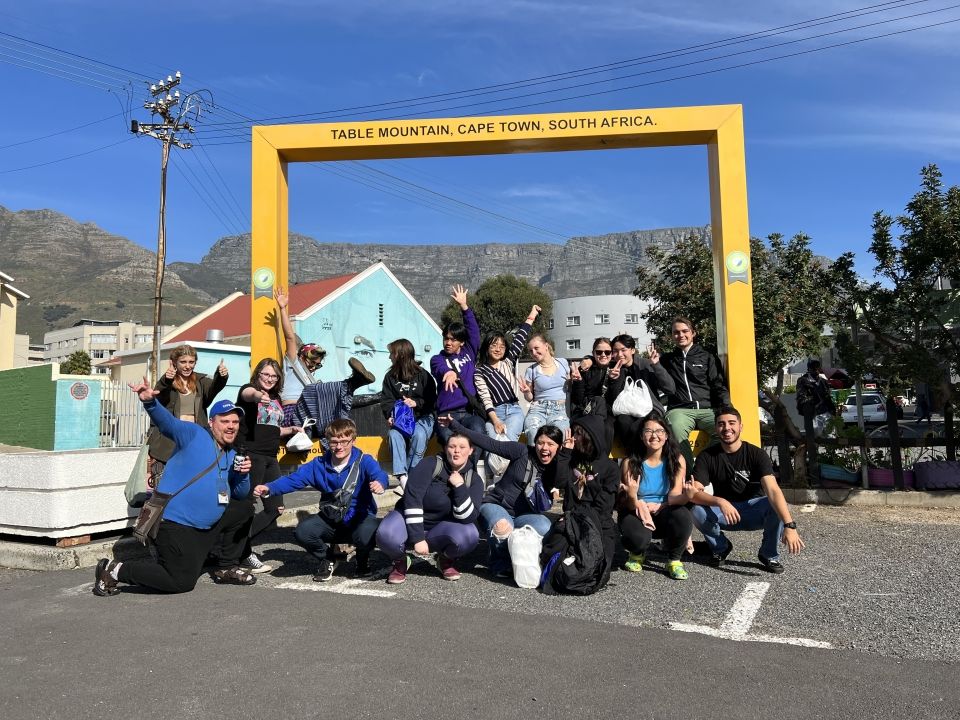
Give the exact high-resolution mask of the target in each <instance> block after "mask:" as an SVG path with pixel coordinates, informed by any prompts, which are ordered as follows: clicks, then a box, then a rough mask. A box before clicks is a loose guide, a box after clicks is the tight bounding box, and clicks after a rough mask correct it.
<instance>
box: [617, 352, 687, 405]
mask: <svg viewBox="0 0 960 720" xmlns="http://www.w3.org/2000/svg"><path fill="white" fill-rule="evenodd" d="M628 377H631V378H633V379H634V380H643V381H644V382H645V383H646V384H647V387H648V388H650V399H651V400H652V401H653V409H654V410H655V411H657V412H659V413H660V414H661V415H663V414H664V412H665V411H664V409H663V403H661V402H660V398H659V397H658V396H657V394H658V393H661V392H662V393H665V394H666V395H668V396H669V395H670V393H672V392H673V391H674V384H673V378H672V377H670V374H669V373H668V372H667V371H666V370H664V368H663V364H662V363H656V364H654V363H652V362H650V361H649V360H648V359H647V358H643V357H640V356H635V357H634V358H633V365H628V366H626V367H622V368H620V377H618V378H617V379H616V380H611V381H610V386H609V387H608V388H607V407H609V408H610V409H611V410H612V409H613V403H614V401H615V400H616V399H617V395H619V394H620V393H621V392H622V391H623V387H624V385H625V384H626V382H627V378H628Z"/></svg>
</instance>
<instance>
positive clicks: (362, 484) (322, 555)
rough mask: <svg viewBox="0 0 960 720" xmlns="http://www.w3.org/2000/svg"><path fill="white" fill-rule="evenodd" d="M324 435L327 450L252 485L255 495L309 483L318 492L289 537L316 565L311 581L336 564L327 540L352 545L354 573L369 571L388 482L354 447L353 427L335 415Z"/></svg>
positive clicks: (320, 579)
mask: <svg viewBox="0 0 960 720" xmlns="http://www.w3.org/2000/svg"><path fill="white" fill-rule="evenodd" d="M324 434H325V436H326V438H327V442H328V443H329V446H330V450H329V451H328V452H326V453H324V454H323V455H322V456H321V457H318V458H317V459H316V460H312V461H311V462H309V463H307V464H306V465H304V466H303V467H301V468H300V469H298V470H297V471H295V472H293V473H290V474H289V475H284V476H282V477H280V478H278V479H276V480H274V481H273V482H271V483H267V484H266V485H257V486H256V487H255V488H254V489H253V494H254V495H256V496H258V497H263V496H266V495H270V494H271V493H280V494H284V493H290V492H295V491H296V490H302V489H303V488H305V487H307V486H310V487H313V488H316V489H317V490H319V491H320V493H321V495H320V511H319V512H318V513H317V514H316V515H313V516H311V517H309V518H306V519H305V520H301V521H300V524H299V525H297V529H296V531H295V533H294V536H295V537H296V539H297V542H298V543H299V544H300V545H301V546H302V547H303V549H304V550H306V551H307V552H308V553H310V554H311V555H313V556H314V557H315V558H316V559H317V560H318V561H319V562H320V565H319V567H318V568H317V573H316V575H314V576H313V579H314V580H315V581H317V582H327V581H328V580H329V579H330V578H332V577H333V571H334V569H335V568H336V562H335V561H334V559H333V551H332V548H331V543H352V544H353V545H354V546H355V547H356V549H357V568H356V576H357V577H363V576H366V575H369V574H370V551H371V550H372V549H373V544H374V539H375V537H376V533H377V526H378V525H379V521H378V520H377V501H376V499H375V498H374V497H373V496H374V494H376V495H380V494H382V493H383V491H384V488H386V487H387V485H388V482H389V481H388V480H387V474H386V473H385V472H384V471H383V469H382V468H381V467H380V465H378V464H377V461H376V460H374V459H373V458H372V457H370V456H369V455H365V454H364V453H362V452H361V451H360V450H359V448H356V447H354V443H355V442H356V439H357V426H356V425H355V424H354V423H353V420H345V419H338V420H334V421H333V422H331V423H330V424H329V425H327V428H326V430H325V431H324Z"/></svg>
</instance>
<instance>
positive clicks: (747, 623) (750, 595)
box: [670, 582, 833, 650]
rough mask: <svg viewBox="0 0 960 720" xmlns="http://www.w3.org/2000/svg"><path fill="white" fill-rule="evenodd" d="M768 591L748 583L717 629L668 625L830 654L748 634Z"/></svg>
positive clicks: (790, 640) (806, 643) (794, 641)
mask: <svg viewBox="0 0 960 720" xmlns="http://www.w3.org/2000/svg"><path fill="white" fill-rule="evenodd" d="M769 589H770V583H762V582H754V583H747V587H746V588H744V591H743V592H742V593H740V597H738V598H737V601H736V602H735V603H734V604H733V607H732V608H730V611H729V612H728V613H727V615H726V617H725V618H724V619H723V622H722V623H721V624H720V627H719V628H714V627H710V626H709V625H690V624H688V623H676V622H672V623H670V628H671V629H673V630H678V631H680V632H689V633H699V634H701V635H710V636H711V637H718V638H723V639H724V640H738V641H741V642H768V643H780V644H784V645H800V646H802V647H813V648H823V649H825V650H832V649H833V645H831V644H830V643H828V642H822V641H820V640H810V639H808V638H797V637H776V636H774V635H759V634H750V627H751V626H752V625H753V620H754V618H756V616H757V613H758V612H759V611H760V605H761V604H762V603H763V598H764V597H765V596H766V594H767V590H769Z"/></svg>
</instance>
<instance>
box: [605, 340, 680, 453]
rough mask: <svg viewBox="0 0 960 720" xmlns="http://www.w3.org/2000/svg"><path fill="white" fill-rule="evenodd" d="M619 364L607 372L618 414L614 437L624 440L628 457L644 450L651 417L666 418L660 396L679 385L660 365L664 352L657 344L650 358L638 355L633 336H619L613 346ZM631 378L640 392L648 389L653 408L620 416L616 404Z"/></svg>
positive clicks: (609, 391) (611, 407)
mask: <svg viewBox="0 0 960 720" xmlns="http://www.w3.org/2000/svg"><path fill="white" fill-rule="evenodd" d="M611 345H612V347H613V357H614V360H615V364H614V366H613V367H611V368H610V370H609V371H608V372H607V377H608V378H609V379H610V385H609V387H608V388H607V407H608V408H609V410H610V412H611V413H612V414H613V415H615V416H616V417H615V418H614V436H615V437H616V439H617V440H619V441H620V444H621V445H622V446H623V448H624V450H625V452H626V453H627V454H629V453H631V452H632V451H633V449H634V448H637V447H642V441H641V438H640V430H641V429H642V428H643V421H644V419H645V418H646V416H647V415H649V414H650V413H651V412H653V411H656V412H658V413H659V414H660V415H665V414H666V411H665V410H664V409H663V403H661V402H660V397H659V393H661V392H663V393H667V394H669V393H672V392H674V390H675V388H676V386H675V385H674V382H673V378H672V377H670V373H668V372H667V371H666V369H664V367H663V366H662V365H661V364H660V353H659V352H658V351H657V348H656V346H655V345H653V343H651V344H650V347H649V349H648V352H649V356H650V357H649V359H648V358H645V357H638V356H637V341H636V340H635V339H634V338H633V337H631V336H630V335H626V334H624V335H617V336H616V337H615V338H614V339H613V342H612V343H611ZM627 378H631V379H632V380H633V382H634V384H635V386H636V387H637V388H638V390H637V392H642V390H643V389H646V392H647V394H648V396H649V404H650V406H649V407H648V408H646V409H644V410H642V411H634V412H632V413H621V414H618V413H616V412H613V411H614V403H616V401H617V398H618V397H619V396H620V393H622V392H623V391H624V389H625V388H626V387H627Z"/></svg>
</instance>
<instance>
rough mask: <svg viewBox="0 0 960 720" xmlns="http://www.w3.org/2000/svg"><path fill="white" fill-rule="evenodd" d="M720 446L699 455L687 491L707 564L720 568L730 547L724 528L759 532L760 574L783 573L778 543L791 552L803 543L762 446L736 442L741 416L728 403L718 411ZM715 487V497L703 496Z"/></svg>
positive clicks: (796, 551)
mask: <svg viewBox="0 0 960 720" xmlns="http://www.w3.org/2000/svg"><path fill="white" fill-rule="evenodd" d="M716 429H717V435H718V436H719V438H720V444H719V445H713V446H711V447H708V448H707V449H705V450H704V451H703V452H701V453H700V455H699V457H697V464H696V466H695V467H694V470H693V478H694V480H695V482H694V483H693V484H691V485H688V486H687V487H686V489H685V492H686V494H687V497H689V498H690V500H691V501H692V502H693V503H694V506H693V508H692V509H691V514H692V515H693V522H694V524H695V525H696V526H697V529H698V530H700V532H702V533H703V536H704V538H706V540H707V544H708V545H709V546H710V550H711V552H712V553H713V556H712V558H711V564H712V565H713V566H714V567H720V566H721V565H723V563H724V561H725V560H726V559H727V556H728V555H730V553H731V551H732V550H733V543H731V542H730V540H729V539H728V538H727V537H726V536H725V535H724V534H723V530H760V529H761V528H762V529H763V540H762V542H761V543H760V552H759V554H758V555H757V557H758V559H759V560H760V565H761V566H762V567H763V569H764V570H766V571H768V572H772V573H781V572H783V565H782V564H781V563H780V552H779V550H778V548H777V544H778V542H782V543H783V544H784V545H786V546H787V550H789V551H790V552H791V553H793V554H796V553H799V552H800V551H801V550H802V549H803V547H804V544H803V540H801V539H800V534H799V533H798V532H797V524H796V523H795V522H794V521H793V518H791V517H790V508H789V507H788V505H787V501H786V499H785V498H784V497H783V493H782V492H781V490H780V486H779V485H777V480H776V478H775V477H774V476H773V466H772V465H771V463H770V458H769V457H767V454H766V453H765V452H763V450H761V449H760V448H758V447H756V446H755V445H751V444H750V443H748V442H746V441H744V440H741V439H740V432H741V430H742V429H743V426H742V424H741V422H740V413H739V412H738V411H737V410H736V409H735V408H732V407H730V406H729V405H727V406H724V407H721V408H720V409H719V410H718V411H717V418H716ZM711 483H712V484H713V495H710V494H708V493H706V492H704V490H703V488H704V486H706V485H710V484H711Z"/></svg>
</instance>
